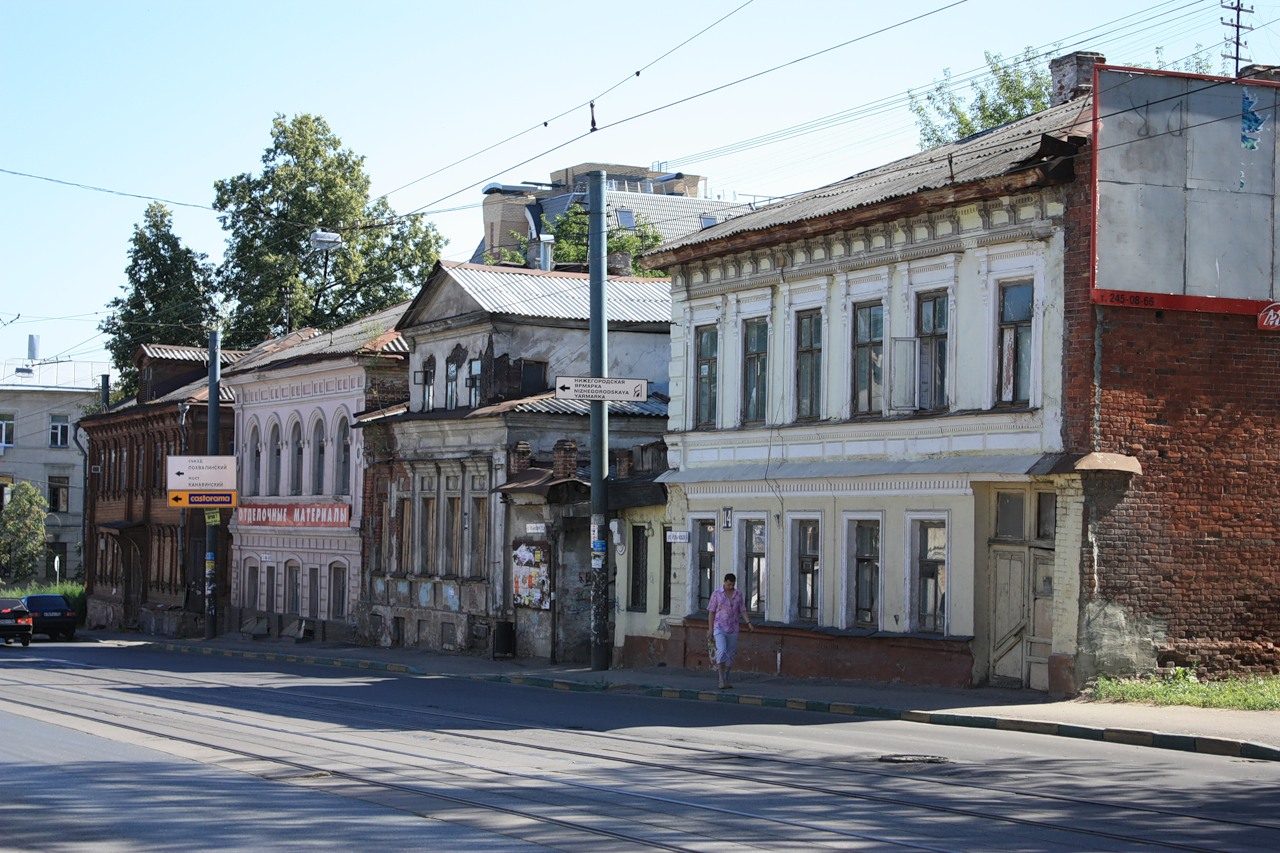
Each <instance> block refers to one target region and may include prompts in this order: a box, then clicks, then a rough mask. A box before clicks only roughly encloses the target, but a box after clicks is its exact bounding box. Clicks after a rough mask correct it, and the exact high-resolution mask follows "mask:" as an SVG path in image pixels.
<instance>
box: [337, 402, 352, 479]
mask: <svg viewBox="0 0 1280 853" xmlns="http://www.w3.org/2000/svg"><path fill="white" fill-rule="evenodd" d="M336 443H337V447H338V452H337V454H336V455H337V457H338V470H337V471H335V472H334V473H336V474H337V475H338V476H337V478H336V482H335V483H334V487H333V491H334V494H338V495H349V494H351V425H350V424H348V423H347V419H346V418H345V417H343V419H342V421H341V422H340V423H339V424H338V437H337V441H336Z"/></svg>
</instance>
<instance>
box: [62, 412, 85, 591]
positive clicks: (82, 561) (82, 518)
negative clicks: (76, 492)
mask: <svg viewBox="0 0 1280 853" xmlns="http://www.w3.org/2000/svg"><path fill="white" fill-rule="evenodd" d="M71 440H72V441H73V442H75V445H76V450H79V451H80V459H81V461H82V463H83V464H81V466H80V477H81V483H80V571H81V572H82V573H83V574H84V582H85V589H86V590H88V589H89V573H88V572H87V571H85V567H84V564H85V559H86V556H87V554H88V549H89V546H88V544H86V543H87V542H88V538H89V451H88V450H87V449H86V448H85V446H84V445H83V444H81V443H80V422H79V421H76V428H75V430H73V431H72V433H71ZM70 576H71V567H70V566H67V577H68V578H70Z"/></svg>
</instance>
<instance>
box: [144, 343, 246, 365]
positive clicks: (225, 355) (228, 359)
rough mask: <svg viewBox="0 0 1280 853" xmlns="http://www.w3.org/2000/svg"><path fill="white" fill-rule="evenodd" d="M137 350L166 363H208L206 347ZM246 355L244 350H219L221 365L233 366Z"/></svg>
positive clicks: (152, 346)
mask: <svg viewBox="0 0 1280 853" xmlns="http://www.w3.org/2000/svg"><path fill="white" fill-rule="evenodd" d="M139 349H140V350H141V351H142V354H143V355H145V356H147V357H148V358H163V359H165V360H166V361H194V362H199V363H204V364H207V363H208V361H209V348H208V347H187V346H178V345H177V344H143V345H142V346H141V347H139ZM248 354H249V350H244V349H224V350H219V355H220V359H221V363H222V364H234V363H235V362H237V361H239V360H240V359H242V358H244V357H245V356H246V355H248Z"/></svg>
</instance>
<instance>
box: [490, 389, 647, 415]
mask: <svg viewBox="0 0 1280 853" xmlns="http://www.w3.org/2000/svg"><path fill="white" fill-rule="evenodd" d="M608 405H609V414H611V415H631V416H636V417H651V418H665V417H666V416H667V397H666V396H665V395H662V394H653V393H651V394H650V395H649V398H648V399H647V400H644V401H635V400H626V401H618V400H610V401H609V404H608ZM507 412H528V413H532V414H540V415H579V416H581V417H589V416H590V415H591V401H589V400H561V399H557V398H556V395H555V392H554V391H548V392H547V393H545V394H538V395H537V396H534V397H525V398H523V399H520V400H507V401H506V402H503V403H495V404H494V405H492V406H483V407H481V408H479V409H476V410H475V411H473V412H470V413H469V414H467V415H466V417H468V418H484V417H492V416H493V415H500V414H504V413H507Z"/></svg>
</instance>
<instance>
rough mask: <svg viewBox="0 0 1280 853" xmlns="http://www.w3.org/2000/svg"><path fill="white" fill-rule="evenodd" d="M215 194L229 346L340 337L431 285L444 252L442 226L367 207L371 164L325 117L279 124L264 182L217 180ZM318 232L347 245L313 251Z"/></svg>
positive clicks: (383, 206)
mask: <svg viewBox="0 0 1280 853" xmlns="http://www.w3.org/2000/svg"><path fill="white" fill-rule="evenodd" d="M214 191H215V194H216V197H215V201H214V209H216V210H218V211H219V212H221V213H222V214H223V216H222V217H221V221H222V227H223V229H224V230H226V231H227V232H228V237H227V250H226V253H225V255H224V261H223V264H222V266H221V267H220V268H219V271H218V283H219V289H220V291H221V292H222V294H223V295H224V296H226V297H227V298H228V299H229V300H231V301H232V303H233V307H232V309H231V316H230V321H229V328H228V329H227V330H226V333H225V339H226V344H227V346H233V347H248V346H252V345H254V344H256V343H258V342H259V341H261V340H263V339H264V338H266V337H269V336H271V335H275V334H279V333H281V332H283V331H288V330H291V329H297V328H302V327H304V326H316V327H318V328H321V329H333V328H336V327H338V326H341V325H344V324H346V323H350V322H352V321H354V320H358V319H359V318H361V317H363V316H366V315H368V314H370V313H372V312H374V311H378V310H381V309H383V308H386V307H387V306H390V305H394V304H395V303H396V302H400V301H402V300H404V299H407V298H409V296H411V295H412V293H413V292H414V291H416V289H417V288H418V287H420V286H421V285H422V284H423V283H424V282H425V281H426V279H427V276H428V275H429V273H430V271H431V268H432V267H433V266H434V265H435V262H436V260H437V259H438V258H439V256H440V250H441V248H443V246H444V240H443V238H442V237H441V236H440V234H439V233H438V232H437V231H436V229H435V226H433V225H431V224H430V223H427V222H425V221H423V220H422V219H420V218H417V217H408V218H397V217H396V215H395V212H394V211H393V210H392V209H391V207H390V205H389V204H387V202H386V200H385V199H382V198H379V199H376V200H372V201H371V200H370V198H369V176H368V175H367V174H366V173H365V171H364V158H363V157H361V156H359V155H357V154H355V153H353V152H352V151H351V150H350V149H347V148H343V147H342V141H341V140H340V139H339V138H338V137H337V135H335V134H334V133H333V131H332V130H331V129H330V128H329V125H328V123H327V122H326V121H325V120H324V119H323V118H321V117H320V116H313V115H306V114H303V115H298V116H295V117H294V118H293V119H291V120H287V119H286V118H285V117H284V116H283V115H277V116H276V117H275V120H274V121H273V122H272V125H271V145H270V146H269V147H268V148H267V149H266V151H265V152H264V154H263V156H262V173H261V174H259V175H252V174H248V173H245V174H241V175H237V176H235V177H233V178H228V179H226V180H220V181H217V182H216V183H215V184H214ZM316 230H323V231H332V232H336V233H338V234H339V235H341V237H342V245H341V246H340V247H339V248H336V249H333V250H331V251H327V252H318V251H314V250H312V247H311V245H310V242H309V237H310V235H311V233H312V232H313V231H316Z"/></svg>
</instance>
